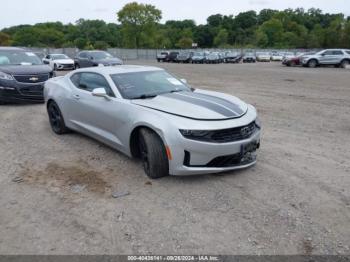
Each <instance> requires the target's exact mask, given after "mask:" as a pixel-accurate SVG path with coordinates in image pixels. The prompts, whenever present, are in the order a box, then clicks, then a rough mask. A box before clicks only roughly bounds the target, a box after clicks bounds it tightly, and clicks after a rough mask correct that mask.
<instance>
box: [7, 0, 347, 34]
mask: <svg viewBox="0 0 350 262" xmlns="http://www.w3.org/2000/svg"><path fill="white" fill-rule="evenodd" d="M129 2H132V1H131V0H1V12H0V13H1V15H0V29H2V28H4V27H9V26H13V25H19V24H35V23H40V22H53V21H60V22H63V23H69V22H72V23H74V22H75V21H77V20H78V19H79V18H84V19H102V20H105V21H106V22H117V17H116V13H117V11H118V10H120V9H121V8H122V7H123V6H124V5H125V4H126V3H129ZM137 2H139V3H147V4H152V5H155V6H156V7H157V8H158V9H160V10H162V14H163V19H162V22H164V21H166V20H181V19H193V20H195V21H196V23H197V24H203V23H205V22H206V19H207V17H208V16H210V15H212V14H218V13H220V14H224V15H230V14H233V15H237V14H238V13H239V12H242V11H247V10H255V11H260V10H261V9H265V8H270V9H278V10H283V9H286V8H297V7H303V8H304V9H308V8H311V7H315V8H320V9H321V10H323V11H324V12H329V13H345V14H346V15H347V16H349V15H350V1H349V0H332V1H330V0H240V1H235V0H216V1H213V0H141V1H137Z"/></svg>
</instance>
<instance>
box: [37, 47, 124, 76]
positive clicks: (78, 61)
mask: <svg viewBox="0 0 350 262" xmlns="http://www.w3.org/2000/svg"><path fill="white" fill-rule="evenodd" d="M43 63H44V64H47V65H49V66H50V67H51V68H52V69H54V70H55V71H56V70H74V69H76V68H84V67H94V66H115V65H122V64H123V61H122V60H121V59H119V58H117V57H113V56H112V55H111V54H110V53H108V52H105V51H100V50H89V51H81V52H79V53H78V54H77V55H76V56H75V58H74V59H71V58H70V57H68V56H67V55H65V54H48V55H46V56H45V57H44V58H43Z"/></svg>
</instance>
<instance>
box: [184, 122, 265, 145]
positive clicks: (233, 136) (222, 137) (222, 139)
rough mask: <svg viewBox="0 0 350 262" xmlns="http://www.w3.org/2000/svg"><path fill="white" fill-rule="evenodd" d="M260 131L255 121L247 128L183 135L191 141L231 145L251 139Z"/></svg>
mask: <svg viewBox="0 0 350 262" xmlns="http://www.w3.org/2000/svg"><path fill="white" fill-rule="evenodd" d="M257 130H259V127H258V126H257V125H256V123H255V121H254V122H252V123H250V124H249V125H246V126H241V127H235V128H229V129H221V130H209V131H202V134H200V135H194V134H191V133H189V134H183V136H184V137H186V138H187V139H191V140H197V141H203V142H210V143H229V142H236V141H240V140H244V139H248V138H250V137H251V136H252V135H253V134H254V133H255V132H257Z"/></svg>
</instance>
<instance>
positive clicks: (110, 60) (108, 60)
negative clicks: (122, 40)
mask: <svg viewBox="0 0 350 262" xmlns="http://www.w3.org/2000/svg"><path fill="white" fill-rule="evenodd" d="M93 61H94V62H95V63H99V64H123V61H122V60H120V59H119V58H106V59H96V60H93Z"/></svg>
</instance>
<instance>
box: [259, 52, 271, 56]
mask: <svg viewBox="0 0 350 262" xmlns="http://www.w3.org/2000/svg"><path fill="white" fill-rule="evenodd" d="M258 55H266V56H269V55H270V54H269V53H266V52H259V53H258Z"/></svg>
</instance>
